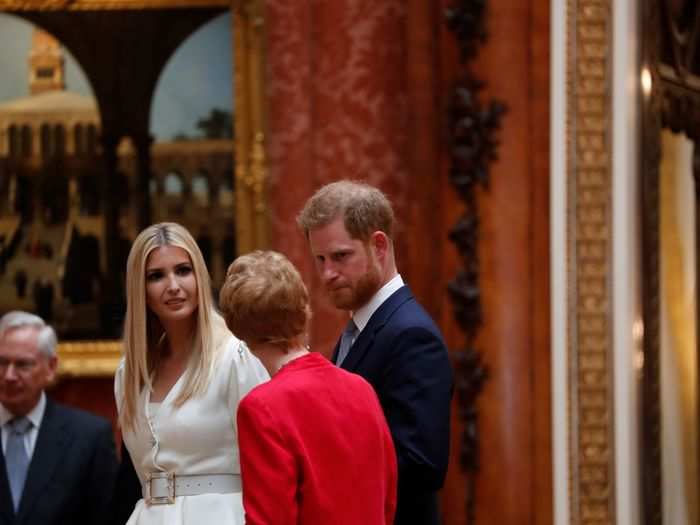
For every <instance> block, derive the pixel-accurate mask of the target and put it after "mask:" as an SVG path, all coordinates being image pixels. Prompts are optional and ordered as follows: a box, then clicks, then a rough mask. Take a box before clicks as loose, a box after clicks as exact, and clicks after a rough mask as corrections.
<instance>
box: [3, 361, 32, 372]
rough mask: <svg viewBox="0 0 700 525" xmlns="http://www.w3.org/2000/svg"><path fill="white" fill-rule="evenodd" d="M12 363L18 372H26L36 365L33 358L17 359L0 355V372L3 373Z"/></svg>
mask: <svg viewBox="0 0 700 525" xmlns="http://www.w3.org/2000/svg"><path fill="white" fill-rule="evenodd" d="M10 365H12V366H13V367H14V369H15V372H17V373H18V374H28V373H29V372H31V371H32V370H34V367H36V365H37V362H36V361H35V360H34V359H17V360H14V361H13V360H11V359H6V358H4V357H0V374H4V373H5V372H7V370H8V369H9V368H10Z"/></svg>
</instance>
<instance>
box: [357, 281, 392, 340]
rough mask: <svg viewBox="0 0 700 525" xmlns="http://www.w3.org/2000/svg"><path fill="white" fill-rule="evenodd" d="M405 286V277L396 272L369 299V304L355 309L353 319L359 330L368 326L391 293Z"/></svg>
mask: <svg viewBox="0 0 700 525" xmlns="http://www.w3.org/2000/svg"><path fill="white" fill-rule="evenodd" d="M402 286H403V279H402V278H401V275H400V274H398V273H397V274H396V275H395V276H394V277H393V278H392V279H391V280H390V281H389V282H388V283H386V284H385V285H384V286H382V287H381V288H380V289H379V290H378V291H377V293H375V294H374V295H373V296H372V298H371V299H370V300H369V301H367V304H365V305H364V306H362V307H360V308H358V309H357V310H355V311H354V312H353V314H352V320H353V321H354V322H355V326H357V330H358V331H359V332H361V331H362V330H364V329H365V326H367V323H368V322H369V319H370V317H372V314H373V313H374V312H376V311H377V309H378V308H379V307H380V306H381V305H382V303H383V302H384V301H386V300H387V299H388V298H389V297H391V295H392V294H393V293H394V292H395V291H396V290H398V289H399V288H401V287H402Z"/></svg>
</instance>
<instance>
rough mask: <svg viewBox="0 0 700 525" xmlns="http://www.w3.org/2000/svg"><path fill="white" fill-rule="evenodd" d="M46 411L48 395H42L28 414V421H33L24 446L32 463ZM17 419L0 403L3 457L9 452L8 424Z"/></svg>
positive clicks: (25, 436)
mask: <svg viewBox="0 0 700 525" xmlns="http://www.w3.org/2000/svg"><path fill="white" fill-rule="evenodd" d="M45 410H46V394H44V393H43V392H42V393H41V397H40V398H39V402H38V403H37V404H36V405H35V406H34V408H32V410H31V411H30V412H29V413H28V414H27V419H29V421H31V423H32V426H31V428H30V429H29V430H28V431H27V433H26V434H25V435H24V446H25V448H26V450H27V457H28V458H29V460H30V461H31V459H32V454H34V446H35V445H36V438H37V436H38V435H39V427H40V426H41V420H42V419H44V411H45ZM14 417H15V415H14V414H13V413H12V412H10V411H9V410H7V409H6V408H5V407H4V406H3V405H2V403H0V427H1V428H2V453H3V455H4V454H5V452H7V438H8V436H9V430H8V428H7V426H8V425H7V424H8V423H9V422H10V421H11V420H12V419H13V418H14Z"/></svg>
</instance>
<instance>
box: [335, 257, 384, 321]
mask: <svg viewBox="0 0 700 525" xmlns="http://www.w3.org/2000/svg"><path fill="white" fill-rule="evenodd" d="M381 287H382V276H381V272H380V269H379V265H378V264H377V262H376V260H375V259H374V257H372V256H371V255H370V260H369V264H368V268H367V272H365V274H364V275H363V276H362V277H360V279H359V280H358V281H357V284H356V285H355V287H354V288H353V289H352V290H350V289H349V290H348V291H350V296H349V297H348V296H347V295H345V296H342V295H341V296H336V297H333V296H331V300H332V301H333V304H334V306H335V307H336V308H338V309H340V310H352V311H355V310H357V309H358V308H361V307H362V306H364V305H366V304H367V303H368V302H369V300H370V299H371V298H372V296H373V295H374V294H375V293H377V291H379V289H380V288H381Z"/></svg>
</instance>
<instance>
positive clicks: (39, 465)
mask: <svg viewBox="0 0 700 525" xmlns="http://www.w3.org/2000/svg"><path fill="white" fill-rule="evenodd" d="M57 410H58V409H57V408H56V406H55V405H54V403H53V402H52V401H51V400H49V399H48V398H47V399H46V411H45V412H44V417H43V419H42V421H41V427H39V435H38V436H37V439H36V445H35V446H34V454H32V461H31V463H30V464H29V471H28V472H27V480H26V481H25V483H24V490H23V491H22V501H20V504H19V515H18V517H19V518H23V517H24V514H26V513H27V511H28V510H29V509H31V508H32V507H33V506H34V505H35V504H36V502H37V500H38V499H39V498H40V496H41V495H42V494H44V495H45V494H46V493H45V490H44V487H45V486H46V484H47V483H48V482H49V481H50V480H51V476H53V473H54V470H55V469H56V467H57V466H58V465H59V463H60V461H61V458H62V457H63V456H64V455H65V445H64V444H65V442H66V438H67V436H66V434H65V432H64V428H63V427H64V422H63V421H61V418H60V417H59V414H57V413H56V412H57ZM18 521H19V520H18Z"/></svg>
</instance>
